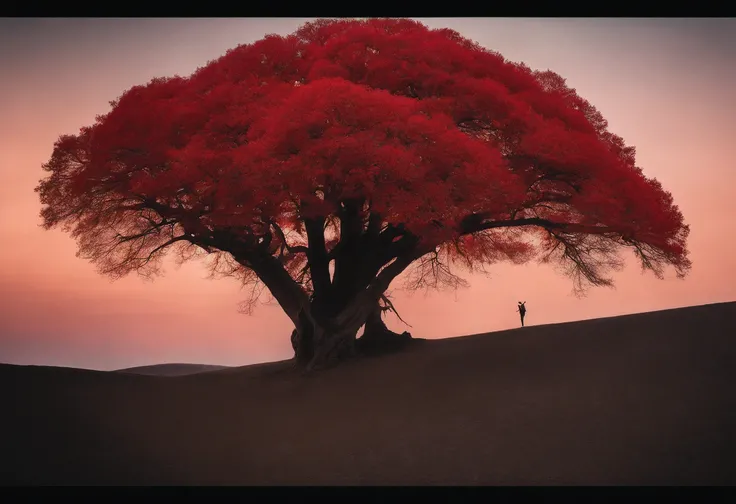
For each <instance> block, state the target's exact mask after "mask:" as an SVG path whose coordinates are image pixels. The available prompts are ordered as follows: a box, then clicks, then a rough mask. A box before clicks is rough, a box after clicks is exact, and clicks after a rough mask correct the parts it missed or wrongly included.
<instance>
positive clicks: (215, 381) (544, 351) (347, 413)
mask: <svg viewBox="0 0 736 504" xmlns="http://www.w3.org/2000/svg"><path fill="white" fill-rule="evenodd" d="M735 340H736V303H722V304H713V305H706V306H698V307H691V308H683V309H677V310H667V311H661V312H653V313H645V314H637V315H627V316H622V317H615V318H607V319H596V320H587V321H581V322H574V323H565V324H556V325H548V326H537V327H527V328H524V329H514V330H509V331H503V332H497V333H491V334H484V335H475V336H467V337H461V338H451V339H444V340H431V341H426V342H424V343H423V344H420V345H415V346H412V347H410V348H409V349H408V350H407V351H405V352H402V353H397V354H393V355H389V356H384V357H377V358H366V359H361V360H356V361H353V362H350V363H347V364H345V365H343V366H341V367H339V368H336V369H333V370H330V371H327V372H322V373H316V374H312V375H302V374H301V373H300V372H298V371H296V370H295V369H294V368H293V367H292V366H291V363H290V362H288V361H287V362H280V363H271V364H261V365H257V366H246V367H242V368H228V369H223V370H218V371H212V372H207V373H199V374H192V375H187V376H179V377H160V376H144V375H138V374H131V373H120V372H98V371H87V370H76V369H67V368H51V367H42V366H11V365H2V366H0V394H2V397H4V398H5V401H4V404H3V410H4V413H3V414H2V415H0V426H1V427H2V429H3V432H5V433H6V441H5V442H4V444H3V450H2V461H1V462H0V464H1V465H0V483H32V484H53V483H61V484H272V485H280V484H389V485H390V484H410V485H411V484H416V485H423V484H460V485H463V484H471V485H472V484H512V485H529V484H534V485H539V484H542V485H547V484H551V485H558V484H664V485H673V484H674V485H693V484H706V485H707V484H736V392H734V383H736V365H735V364H736V344H734V343H736V341H735Z"/></svg>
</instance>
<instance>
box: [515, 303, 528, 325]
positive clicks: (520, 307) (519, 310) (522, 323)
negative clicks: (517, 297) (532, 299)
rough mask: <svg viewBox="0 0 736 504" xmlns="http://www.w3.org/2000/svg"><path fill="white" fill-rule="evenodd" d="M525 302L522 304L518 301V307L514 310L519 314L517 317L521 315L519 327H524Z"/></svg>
mask: <svg viewBox="0 0 736 504" xmlns="http://www.w3.org/2000/svg"><path fill="white" fill-rule="evenodd" d="M525 304H526V301H524V302H523V303H522V302H521V301H519V307H518V308H517V309H516V311H518V312H519V315H521V327H524V315H526V306H524V305H525Z"/></svg>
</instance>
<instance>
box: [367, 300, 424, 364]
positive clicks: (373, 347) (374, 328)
mask: <svg viewBox="0 0 736 504" xmlns="http://www.w3.org/2000/svg"><path fill="white" fill-rule="evenodd" d="M382 314H383V310H382V309H381V307H380V305H379V304H378V303H376V306H375V308H374V309H373V311H372V312H371V313H370V315H369V316H368V319H367V320H366V322H365V329H364V331H363V335H362V336H361V337H360V338H358V340H357V341H356V347H357V350H358V352H359V353H361V354H364V355H379V354H383V353H389V352H394V351H396V350H400V349H401V348H403V347H404V346H406V345H407V344H408V343H409V342H410V341H411V340H412V337H411V334H410V333H409V332H407V331H404V332H403V333H401V334H399V333H395V332H393V331H392V330H391V329H389V328H388V327H386V324H385V323H384V322H383V318H382Z"/></svg>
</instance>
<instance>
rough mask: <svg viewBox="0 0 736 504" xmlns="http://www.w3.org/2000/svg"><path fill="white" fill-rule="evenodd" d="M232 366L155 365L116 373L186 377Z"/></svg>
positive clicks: (121, 370)
mask: <svg viewBox="0 0 736 504" xmlns="http://www.w3.org/2000/svg"><path fill="white" fill-rule="evenodd" d="M229 367H230V366H215V365H210V364H154V365H151V366H137V367H132V368H125V369H118V370H116V371H115V372H116V373H133V374H140V375H149V376H185V375H191V374H197V373H206V372H209V371H218V370H220V369H228V368H229Z"/></svg>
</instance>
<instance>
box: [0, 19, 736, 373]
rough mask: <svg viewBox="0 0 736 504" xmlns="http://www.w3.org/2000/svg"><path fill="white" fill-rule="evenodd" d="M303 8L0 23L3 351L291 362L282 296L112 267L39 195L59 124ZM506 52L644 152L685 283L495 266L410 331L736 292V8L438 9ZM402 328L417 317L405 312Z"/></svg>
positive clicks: (92, 363)
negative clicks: (731, 14)
mask: <svg viewBox="0 0 736 504" xmlns="http://www.w3.org/2000/svg"><path fill="white" fill-rule="evenodd" d="M305 21H307V19H293V18H278V19H181V20H176V19H150V20H149V19H79V20H74V19H71V20H70V19H29V20H23V19H0V68H1V69H2V72H1V73H0V111H2V114H0V237H2V247H0V297H1V299H0V362H5V363H14V364H42V365H60V366H74V367H83V368H91V369H117V368H121V367H128V366H136V365H145V364H154V363H162V362H197V363H210V364H224V365H244V364H249V363H253V362H259V361H265V360H275V359H283V358H289V357H291V355H292V351H291V346H290V343H289V333H290V331H291V328H290V326H289V320H288V319H287V317H286V316H285V315H284V314H283V313H282V312H281V310H280V308H278V306H269V305H264V306H259V307H258V308H257V310H256V312H255V313H254V315H252V316H246V315H240V314H238V313H237V305H238V302H239V301H240V300H242V299H244V298H245V295H244V294H243V293H242V292H240V290H239V285H238V284H237V283H236V282H235V281H228V280H217V281H211V280H207V279H205V276H206V271H205V269H204V268H203V267H202V266H201V265H199V264H196V263H192V264H187V265H185V266H183V267H181V268H178V269H177V267H176V266H175V265H174V264H172V265H171V267H169V268H167V274H166V276H165V277H163V278H158V279H156V280H155V281H154V282H146V281H143V280H141V279H139V278H137V277H135V276H131V277H128V278H125V279H123V280H120V281H117V282H114V283H113V282H110V281H109V280H108V279H106V278H103V277H100V276H99V275H98V274H97V273H96V271H95V269H94V266H93V265H91V264H89V263H87V262H85V261H83V260H81V259H78V258H77V257H75V252H76V245H75V243H74V242H73V240H72V239H71V238H70V237H69V236H68V235H66V234H64V233H62V232H61V231H43V230H42V229H41V228H40V227H39V223H40V219H39V216H38V212H39V210H40V203H39V202H38V198H37V195H36V194H35V193H34V192H33V188H34V187H35V186H36V184H37V182H38V180H39V178H41V177H42V171H41V164H42V163H43V162H45V161H46V160H47V159H48V158H49V156H50V154H51V150H52V147H53V143H54V141H55V140H56V138H57V137H58V136H59V135H60V134H64V133H76V132H77V131H78V129H79V127H81V126H84V125H89V124H91V123H92V122H93V121H94V118H95V115H97V114H102V113H105V112H107V110H108V109H109V105H108V102H109V101H110V100H113V99H115V98H117V97H118V96H119V95H120V94H121V93H122V92H123V91H124V90H126V89H127V88H129V87H131V86H134V85H137V84H143V83H145V82H147V81H148V80H150V79H151V78H152V77H155V76H165V75H172V74H177V73H178V74H181V75H188V74H189V73H191V72H192V71H193V70H195V69H196V68H197V67H198V66H202V65H204V64H206V63H207V62H208V61H209V60H211V59H214V58H217V57H219V56H220V55H222V54H224V52H225V51H226V50H227V49H229V48H231V47H234V46H236V45H238V44H242V43H249V42H252V41H254V40H257V39H259V38H261V37H263V36H264V35H265V34H268V33H278V34H288V33H290V32H293V31H294V30H295V29H296V28H297V27H298V26H299V25H300V24H302V23H303V22H305ZM422 21H423V22H424V23H426V24H427V25H429V26H430V27H449V28H453V29H455V30H457V31H459V32H460V33H461V34H463V35H464V36H466V37H468V38H471V39H473V40H475V41H477V42H479V43H480V44H482V45H484V46H485V47H488V48H491V49H494V50H496V51H499V52H501V53H502V54H503V55H504V56H505V57H507V58H509V59H511V60H515V61H524V62H525V63H527V64H528V65H529V66H531V67H532V68H535V69H547V68H549V69H551V70H554V71H556V72H558V73H560V74H561V75H562V76H563V77H566V78H567V79H568V82H569V83H570V85H571V86H572V87H574V88H576V89H577V90H578V92H579V94H580V95H581V96H583V97H585V98H587V99H588V100H590V101H591V102H592V103H593V104H594V105H595V106H596V107H598V108H599V110H600V111H601V112H602V113H603V115H604V116H605V117H606V118H607V119H608V121H609V123H610V130H611V131H613V132H615V133H617V134H619V135H621V136H623V137H624V139H625V140H626V141H627V142H628V143H629V144H633V145H634V146H636V148H637V153H638V161H639V163H638V164H639V165H640V166H641V167H642V168H643V169H644V172H645V173H646V174H647V175H648V176H655V177H657V178H658V179H659V180H660V181H661V182H662V184H663V185H664V186H665V188H667V189H668V190H669V191H671V192H672V193H673V195H674V198H675V201H676V202H677V203H678V205H679V206H680V208H681V210H682V212H683V214H684V215H685V219H686V221H687V223H688V224H690V226H691V237H690V250H691V252H692V260H693V263H694V266H693V270H692V273H691V275H690V276H689V277H688V278H687V279H686V280H684V281H680V280H677V279H675V278H674V275H673V274H672V272H669V274H668V276H667V278H666V279H665V280H657V279H656V278H654V276H653V275H651V274H649V273H647V274H644V275H642V274H641V271H640V269H639V267H638V265H637V264H636V263H634V262H633V261H632V260H631V257H630V256H627V258H628V259H629V261H628V266H627V268H626V269H625V270H624V271H622V272H621V273H619V274H616V275H615V277H614V278H615V279H616V289H605V288H602V289H596V290H592V291H590V292H589V294H588V296H587V297H586V298H583V299H578V298H575V297H574V296H572V295H571V288H572V284H571V282H570V281H569V280H568V279H567V278H565V277H563V276H560V275H558V274H557V273H556V272H555V270H554V268H553V267H551V266H537V265H536V264H529V265H526V266H511V265H505V264H501V265H497V266H495V267H492V268H490V269H489V272H490V276H488V277H484V276H474V277H468V280H470V283H471V287H470V288H468V289H463V290H460V291H457V292H453V291H450V292H440V293H437V292H434V293H429V294H428V295H425V294H424V293H423V292H418V293H414V294H409V293H405V292H401V291H400V290H399V289H398V287H400V282H399V283H398V284H396V285H394V286H393V287H394V288H393V293H394V299H395V304H396V306H397V308H398V309H399V312H400V313H401V315H402V317H403V318H404V319H405V320H406V321H407V322H409V323H410V324H412V328H411V329H410V330H411V331H412V333H413V334H414V335H415V336H418V337H426V338H442V337H449V336H459V335H464V334H471V333H479V332H486V331H495V330H500V329H507V328H512V327H515V326H516V325H518V321H517V315H516V313H515V306H516V302H517V301H519V300H525V301H527V307H528V310H529V311H528V314H527V322H528V324H529V325H535V324H547V323H553V322H562V321H569V320H577V319H585V318H595V317H601V316H608V315H618V314H623V313H632V312H641V311H650V310H658V309H665V308H672V307H681V306H688V305H697V304H705V303H713V302H722V301H734V300H736V283H735V282H734V280H733V278H734V271H736V252H734V249H735V248H736V233H735V232H734V231H735V229H734V223H733V213H734V212H733V210H732V208H733V199H734V197H735V196H734V192H733V191H734V188H736V170H735V169H734V167H733V160H734V159H736V142H735V141H734V139H736V125H735V124H736V123H735V122H734V120H733V117H734V115H736V94H734V91H733V90H734V89H736V63H734V62H736V36H734V35H733V33H736V21H734V20H731V19H713V20H707V19H697V20H695V19H694V20H687V19H667V20H657V19H646V20H627V19H596V20H592V19H591V20H587V19H570V20H566V19H507V18H504V19H494V18H488V19H483V18H474V19H462V18H451V19H439V18H432V19H426V20H422ZM389 325H391V326H392V327H394V328H395V329H399V330H404V329H403V328H402V325H401V323H400V322H398V321H396V319H395V318H390V319H389Z"/></svg>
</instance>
